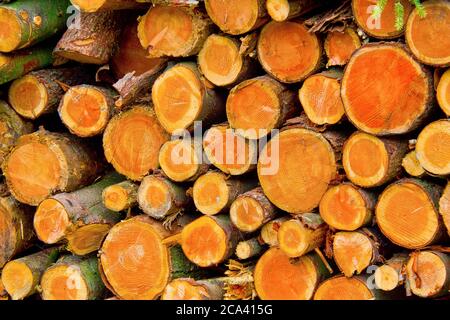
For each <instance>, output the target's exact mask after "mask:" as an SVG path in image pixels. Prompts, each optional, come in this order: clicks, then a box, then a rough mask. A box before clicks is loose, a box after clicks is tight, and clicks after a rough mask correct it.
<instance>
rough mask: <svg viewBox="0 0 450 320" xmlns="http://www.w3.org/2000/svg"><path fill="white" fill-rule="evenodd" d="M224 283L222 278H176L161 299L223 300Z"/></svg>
mask: <svg viewBox="0 0 450 320" xmlns="http://www.w3.org/2000/svg"><path fill="white" fill-rule="evenodd" d="M223 285H224V281H223V280H222V279H214V278H213V279H206V280H193V279H190V278H180V279H175V280H173V281H171V282H169V284H168V285H167V286H166V288H165V289H164V292H163V293H162V295H161V300H178V301H179V300H222V299H223V295H224V293H225V291H224V288H223Z"/></svg>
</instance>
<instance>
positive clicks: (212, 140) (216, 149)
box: [203, 123, 258, 176]
mask: <svg viewBox="0 0 450 320" xmlns="http://www.w3.org/2000/svg"><path fill="white" fill-rule="evenodd" d="M239 133H240V131H236V130H234V129H232V128H230V127H229V126H228V124H227V123H225V124H219V125H215V126H213V127H211V128H210V129H209V130H208V131H207V132H206V134H205V136H204V138H203V150H204V151H205V154H206V157H207V158H208V160H209V162H210V163H211V164H213V165H214V166H215V167H217V168H218V169H220V170H221V171H222V172H224V173H226V174H230V175H233V176H237V175H242V174H244V173H247V172H250V171H252V170H253V169H255V168H256V161H257V160H256V159H257V156H258V146H257V143H256V142H255V141H251V140H247V139H245V138H243V137H242V136H241V135H239Z"/></svg>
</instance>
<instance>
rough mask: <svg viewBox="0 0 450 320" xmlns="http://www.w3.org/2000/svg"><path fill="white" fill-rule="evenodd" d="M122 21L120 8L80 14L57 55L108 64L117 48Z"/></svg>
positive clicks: (58, 45) (80, 60) (68, 31)
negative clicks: (118, 9)
mask: <svg viewBox="0 0 450 320" xmlns="http://www.w3.org/2000/svg"><path fill="white" fill-rule="evenodd" d="M122 24H123V16H122V13H120V12H119V11H105V12H99V13H78V15H77V16H76V17H75V18H74V22H73V23H72V24H71V25H70V26H69V28H68V29H67V31H66V32H65V33H64V35H63V36H62V38H61V40H59V42H58V44H57V45H56V48H55V50H54V54H55V55H57V56H60V57H63V58H66V59H69V60H75V61H77V62H81V63H90V64H97V65H103V64H106V63H108V61H109V60H110V59H111V57H112V56H113V54H114V52H115V50H116V49H117V46H118V42H119V37H120V32H121V27H122Z"/></svg>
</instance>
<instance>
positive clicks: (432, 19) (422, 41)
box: [405, 0, 450, 67]
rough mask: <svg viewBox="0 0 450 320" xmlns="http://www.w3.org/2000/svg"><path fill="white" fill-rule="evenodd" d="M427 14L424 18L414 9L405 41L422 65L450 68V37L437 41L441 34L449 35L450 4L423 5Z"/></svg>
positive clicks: (441, 1)
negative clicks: (437, 34)
mask: <svg viewBox="0 0 450 320" xmlns="http://www.w3.org/2000/svg"><path fill="white" fill-rule="evenodd" d="M422 7H423V10H424V11H425V12H426V15H425V17H422V16H421V14H420V13H419V11H418V10H417V8H416V9H414V10H413V11H412V12H411V14H410V15H409V18H408V22H407V23H406V31H405V39H406V43H407V44H408V47H409V49H411V51H412V53H413V54H414V56H415V57H416V58H417V59H418V60H419V61H420V62H422V63H425V64H428V65H431V66H435V67H448V66H450V49H449V48H450V40H449V39H448V37H444V38H442V39H437V38H435V37H436V30H439V34H449V33H450V25H449V24H448V23H447V22H448V20H449V19H450V3H448V1H445V0H433V1H429V2H425V3H423V5H422Z"/></svg>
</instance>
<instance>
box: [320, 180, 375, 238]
mask: <svg viewBox="0 0 450 320" xmlns="http://www.w3.org/2000/svg"><path fill="white" fill-rule="evenodd" d="M375 204H376V196H375V195H374V194H373V193H371V192H368V191H366V190H364V189H361V188H359V187H357V186H354V185H352V184H350V183H343V184H339V185H336V186H333V187H331V188H330V189H328V190H327V192H325V194H324V196H323V197H322V200H320V205H319V210H320V216H321V217H322V219H323V220H324V221H325V222H326V223H327V224H328V225H329V226H330V227H332V228H335V229H337V230H344V231H354V230H356V229H359V228H360V227H362V226H366V225H369V224H371V222H372V218H373V214H374V209H375Z"/></svg>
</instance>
